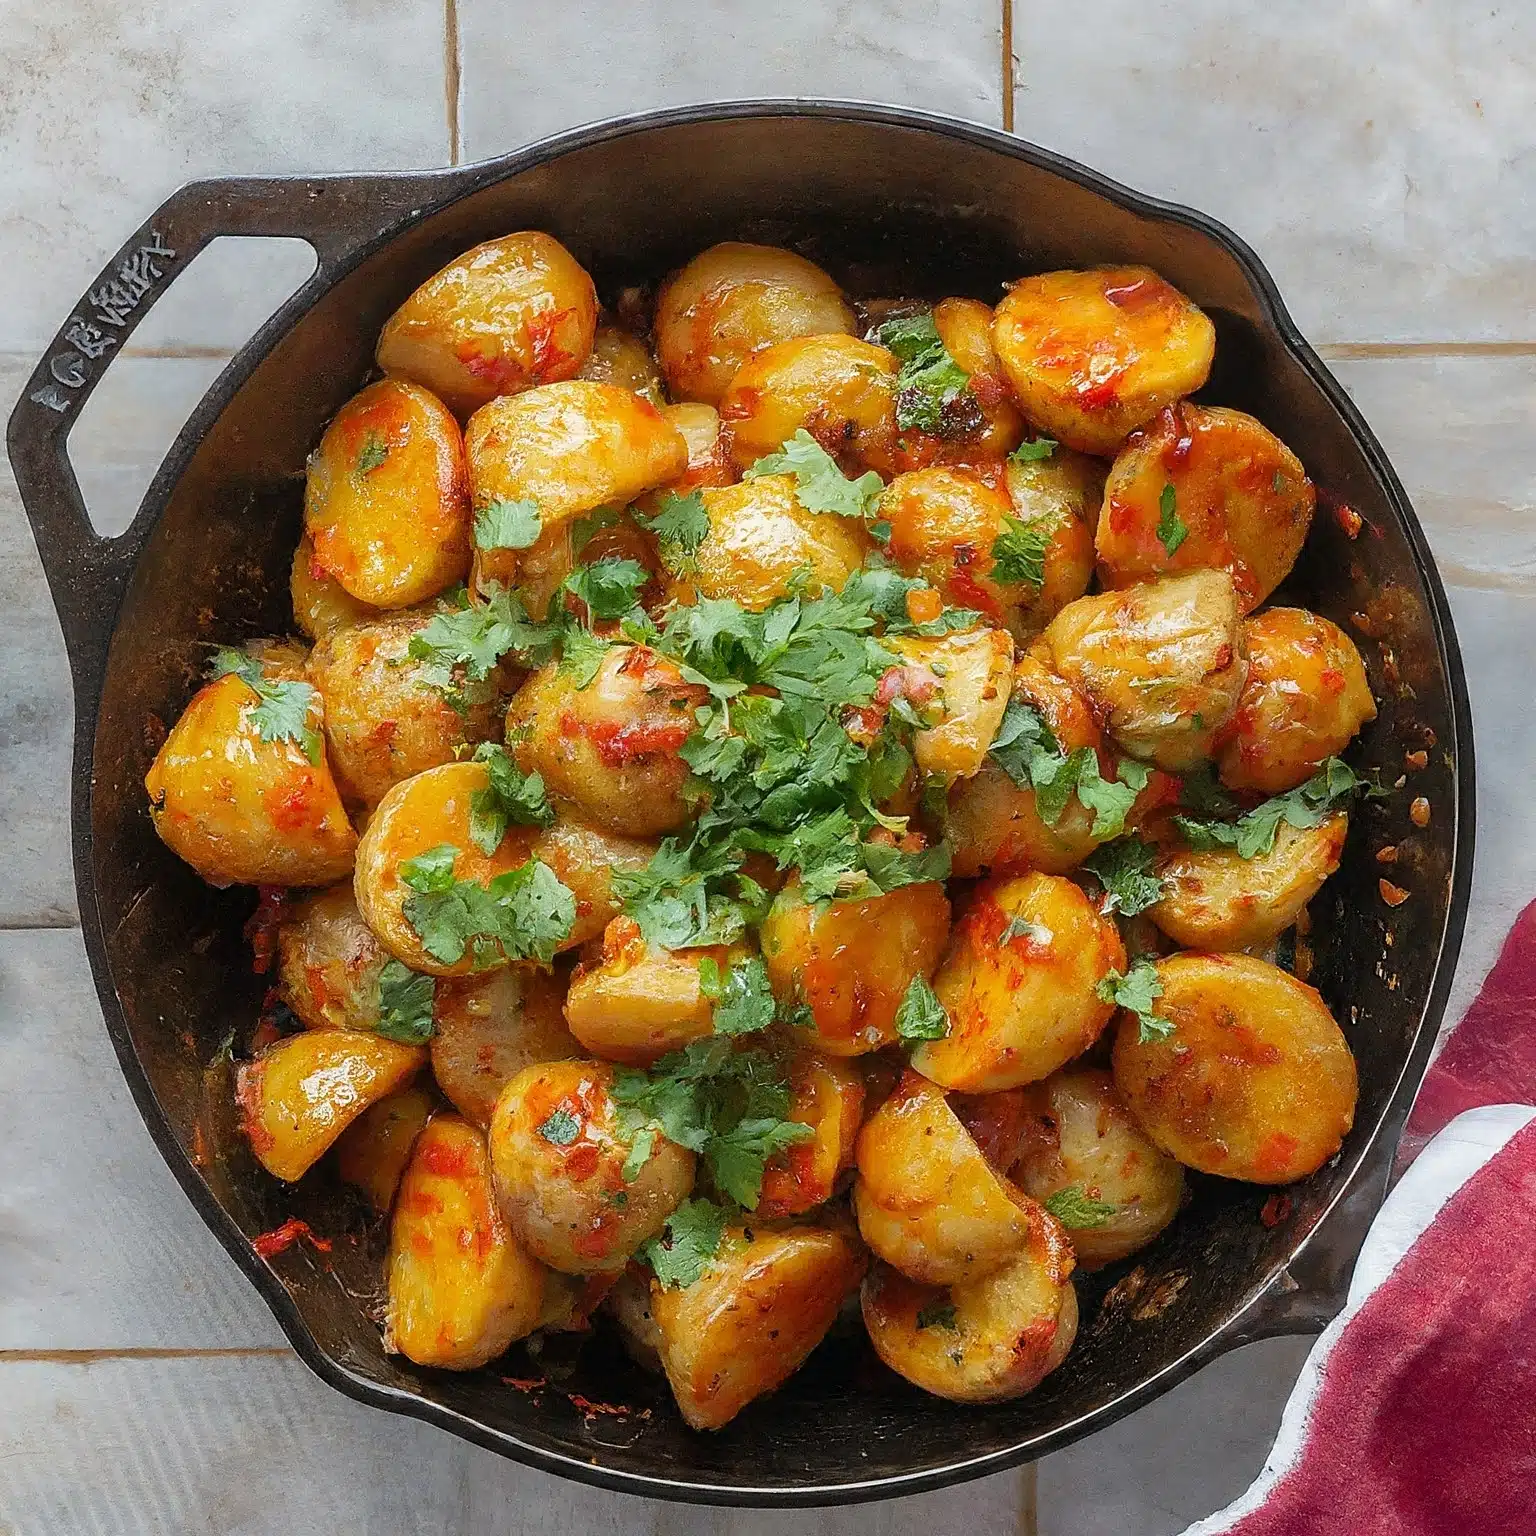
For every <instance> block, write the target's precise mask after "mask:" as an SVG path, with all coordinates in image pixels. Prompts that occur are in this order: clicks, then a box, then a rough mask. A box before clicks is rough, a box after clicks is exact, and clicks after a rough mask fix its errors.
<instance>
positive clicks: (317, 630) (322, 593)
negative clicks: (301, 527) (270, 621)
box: [288, 533, 379, 640]
mask: <svg viewBox="0 0 1536 1536" xmlns="http://www.w3.org/2000/svg"><path fill="white" fill-rule="evenodd" d="M288 593H289V596H290V597H291V598H292V599H293V621H294V623H295V624H297V625H298V627H299V629H300V630H301V631H302V632H303V633H304V634H306V635H308V636H309V638H310V639H311V640H319V639H320V638H321V637H322V636H324V635H328V634H329V633H330V632H331V631H332V630H333V629H340V628H341V627H342V625H344V624H362V623H364V622H365V621H366V620H368V619H372V618H376V617H377V616H378V613H379V610H378V609H377V608H370V607H369V606H368V604H367V603H360V602H358V600H357V599H356V598H355V597H353V596H352V595H351V594H350V593H349V592H348V591H347V589H346V588H345V587H343V586H342V585H341V583H340V582H339V581H333V580H332V579H331V578H330V577H329V576H327V575H326V574H325V573H324V572H323V571H316V570H315V544H314V540H313V539H311V538H310V536H309V535H308V534H307V533H305V534H301V535H300V536H299V542H298V546H297V548H295V550H294V552H293V565H292V567H291V568H290V569H289V573H288Z"/></svg>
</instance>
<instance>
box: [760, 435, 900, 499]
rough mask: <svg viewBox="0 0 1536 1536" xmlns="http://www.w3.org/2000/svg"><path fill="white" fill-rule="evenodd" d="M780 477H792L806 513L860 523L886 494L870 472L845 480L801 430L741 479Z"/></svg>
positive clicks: (844, 476)
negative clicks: (850, 518) (820, 513)
mask: <svg viewBox="0 0 1536 1536" xmlns="http://www.w3.org/2000/svg"><path fill="white" fill-rule="evenodd" d="M783 474H790V475H793V476H794V477H795V494H796V495H797V496H798V497H799V498H800V504H801V506H803V507H804V508H805V509H806V510H807V511H808V512H834V513H836V514H837V516H839V517H853V518H858V519H859V520H860V521H863V520H865V519H867V518H869V517H870V516H871V514H872V513H873V511H874V508H875V503H876V502H877V501H879V499H880V494H881V492H882V491H884V490H885V482H884V481H883V480H882V479H881V478H880V476H879V475H877V474H876V473H875V472H874V471H873V470H867V471H866V472H865V473H864V474H862V475H860V476H859V478H858V479H857V480H850V479H848V477H847V476H846V475H844V474H843V472H842V470H840V469H839V468H838V467H837V460H836V459H834V458H833V457H832V455H831V454H830V453H828V452H827V450H826V449H825V448H823V447H822V446H821V444H820V443H818V442H817V441H816V439H815V438H814V437H812V436H811V434H810V433H809V432H807V431H806V430H805V428H804V427H801V428H800V429H799V431H797V432H796V433H795V435H794V436H793V437H792V438H790V439H789V440H788V442H786V443H785V444H784V446H783V447H782V448H781V449H780V450H779V451H778V452H777V453H770V454H767V455H765V456H764V457H763V458H761V459H759V460H758V461H757V462H756V463H755V464H754V465H753V466H752V467H751V468H750V469H749V470H747V472H746V474H745V475H744V476H743V478H744V479H747V480H755V479H756V478H757V477H758V476H759V475H783Z"/></svg>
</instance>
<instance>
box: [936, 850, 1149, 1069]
mask: <svg viewBox="0 0 1536 1536" xmlns="http://www.w3.org/2000/svg"><path fill="white" fill-rule="evenodd" d="M1015 917H1017V918H1021V919H1023V920H1024V921H1026V922H1029V923H1032V924H1034V925H1036V926H1037V927H1039V928H1044V929H1045V930H1047V932H1048V933H1049V934H1050V937H1049V939H1044V938H1040V937H1037V936H1035V935H1033V934H1031V933H1029V932H1025V933H1019V934H1016V935H1015V936H1014V937H1013V938H1011V939H1009V940H1007V942H1006V943H1005V942H1004V940H1003V934H1004V932H1005V930H1006V929H1007V928H1008V926H1009V922H1010V920H1011V919H1013V918H1015ZM1124 969H1125V946H1124V945H1123V944H1122V943H1121V942H1120V935H1119V933H1118V932H1117V931H1116V929H1115V926H1114V924H1113V923H1112V922H1110V921H1108V920H1107V919H1105V918H1103V917H1101V916H1100V915H1099V913H1098V910H1097V909H1096V908H1095V907H1094V905H1093V903H1092V902H1091V901H1090V900H1089V899H1088V897H1087V896H1086V895H1084V894H1083V892H1082V891H1081V890H1080V889H1079V888H1078V887H1077V886H1075V885H1074V884H1073V883H1072V882H1071V881H1070V880H1065V879H1062V878H1061V877H1060V876H1059V875H1042V874H1038V873H1034V874H1027V875H1020V876H1017V877H1016V878H1014V879H1009V880H992V881H989V882H987V883H986V884H984V885H982V886H979V887H978V888H977V890H976V891H975V893H974V894H973V896H972V898H971V905H970V907H969V909H968V910H967V911H966V913H965V915H964V916H963V917H962V918H961V919H960V921H959V922H958V923H956V925H955V932H954V937H953V938H952V940H951V942H950V946H949V952H948V954H946V955H945V957H944V963H943V964H942V965H941V966H940V967H939V972H938V975H937V976H935V977H934V979H933V990H934V993H935V995H936V996H937V997H938V999H939V1001H940V1002H941V1003H942V1004H943V1005H944V1007H945V1009H946V1011H947V1012H948V1014H949V1035H948V1037H947V1038H945V1039H943V1040H921V1041H919V1042H918V1043H917V1045H916V1046H915V1047H914V1049H913V1052H912V1065H913V1066H914V1067H916V1068H917V1070H918V1071H919V1072H921V1073H922V1074H923V1075H924V1076H925V1077H929V1078H931V1079H932V1080H933V1081H934V1082H936V1083H939V1084H941V1085H942V1086H943V1087H945V1088H957V1089H960V1090H961V1091H962V1092H965V1093H990V1092H995V1091H996V1090H998V1089H1001V1088H1016V1087H1018V1086H1019V1085H1020V1084H1021V1083H1031V1082H1034V1081H1036V1080H1037V1079H1039V1078H1042V1077H1047V1076H1049V1075H1050V1073H1052V1072H1054V1071H1055V1070H1056V1069H1057V1068H1058V1067H1061V1066H1064V1065H1065V1064H1066V1063H1067V1062H1068V1061H1070V1060H1071V1059H1072V1058H1073V1057H1074V1056H1076V1055H1077V1054H1078V1053H1079V1052H1081V1051H1085V1050H1087V1049H1088V1047H1089V1046H1090V1045H1092V1044H1093V1042H1094V1041H1095V1040H1096V1039H1097V1038H1098V1037H1099V1033H1100V1031H1101V1030H1102V1029H1103V1028H1104V1026H1105V1025H1106V1024H1107V1023H1108V1022H1109V1018H1110V1015H1111V1014H1112V1013H1113V1012H1114V1009H1113V1008H1112V1007H1111V1006H1110V1004H1108V1003H1104V1002H1101V1001H1100V1000H1099V998H1098V995H1097V993H1096V991H1095V989H1096V988H1097V986H1098V984H1099V983H1100V982H1101V981H1102V980H1103V979H1104V978H1105V977H1106V976H1107V975H1108V974H1109V973H1110V971H1112V970H1114V971H1120V970H1124Z"/></svg>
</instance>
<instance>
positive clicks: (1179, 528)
mask: <svg viewBox="0 0 1536 1536" xmlns="http://www.w3.org/2000/svg"><path fill="white" fill-rule="evenodd" d="M1157 507H1158V518H1157V541H1158V543H1159V544H1161V545H1162V546H1163V548H1164V550H1166V551H1167V554H1168V558H1169V559H1170V560H1171V559H1172V558H1173V556H1174V554H1175V553H1176V552H1177V550H1178V547H1179V545H1180V544H1182V543H1183V542H1184V540H1185V539H1187V538H1188V537H1189V528H1188V527H1187V526H1186V525H1185V522H1184V519H1183V518H1182V517H1180V516H1179V493H1178V492H1177V491H1175V490H1174V488H1173V486H1172V485H1165V486H1164V487H1163V494H1162V495H1161V496H1159V497H1158V498H1157Z"/></svg>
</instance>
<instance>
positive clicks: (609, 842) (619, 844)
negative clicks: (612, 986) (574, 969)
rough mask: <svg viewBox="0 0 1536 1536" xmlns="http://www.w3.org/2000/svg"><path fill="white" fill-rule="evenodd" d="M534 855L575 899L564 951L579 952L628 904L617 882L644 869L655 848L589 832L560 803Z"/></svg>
mask: <svg viewBox="0 0 1536 1536" xmlns="http://www.w3.org/2000/svg"><path fill="white" fill-rule="evenodd" d="M532 852H533V856H534V858H536V859H539V860H541V861H542V862H543V863H545V864H547V865H549V867H550V868H551V869H552V870H554V872H555V874H556V876H557V877H558V878H559V880H560V883H561V884H562V885H563V886H565V887H566V888H567V889H568V890H569V891H570V893H571V895H572V896H573V897H575V899H576V921H575V923H574V924H573V925H572V927H571V931H570V935H569V937H567V938H566V940H565V942H564V943H563V944H561V946H560V947H561V949H575V948H577V946H579V945H582V944H585V943H587V942H588V941H589V940H591V939H595V938H597V937H599V936H600V935H601V934H602V932H603V930H604V929H605V928H606V927H607V926H608V924H609V923H610V922H612V921H613V919H614V918H616V917H617V916H618V915H619V910H620V908H621V907H622V906H623V903H622V902H621V901H620V900H619V898H618V897H617V896H616V895H615V894H614V889H613V877H614V876H615V875H616V874H621V873H622V874H633V873H634V872H635V871H636V870H639V869H644V868H645V866H646V865H647V864H648V863H650V860H651V855H652V854H653V853H655V852H656V844H655V843H651V842H644V841H642V840H640V839H638V838H633V837H620V836H619V835H618V833H616V832H605V831H604V830H603V829H602V828H601V827H589V826H588V825H587V824H586V823H585V822H583V821H578V820H577V819H576V817H574V816H573V815H572V814H571V813H570V807H569V806H567V805H565V804H564V803H562V802H558V801H557V802H556V805H555V820H554V823H553V825H551V826H548V827H545V828H544V829H543V831H541V832H540V833H539V834H538V836H537V837H535V838H534V840H533V848H532Z"/></svg>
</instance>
